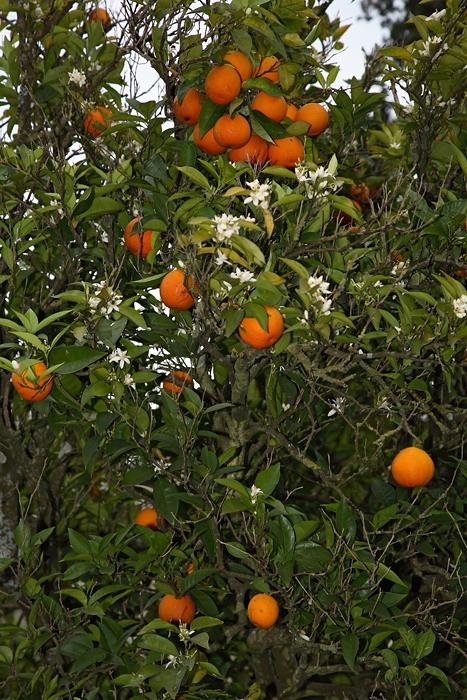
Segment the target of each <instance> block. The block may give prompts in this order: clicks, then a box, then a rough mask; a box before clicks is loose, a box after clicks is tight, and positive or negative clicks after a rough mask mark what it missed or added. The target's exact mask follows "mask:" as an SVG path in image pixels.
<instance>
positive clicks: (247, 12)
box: [245, 7, 251, 15]
mask: <svg viewBox="0 0 467 700" xmlns="http://www.w3.org/2000/svg"><path fill="white" fill-rule="evenodd" d="M245 14H246V15H251V7H247V8H246V10H245Z"/></svg>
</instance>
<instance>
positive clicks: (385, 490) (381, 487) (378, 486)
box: [371, 481, 397, 506]
mask: <svg viewBox="0 0 467 700" xmlns="http://www.w3.org/2000/svg"><path fill="white" fill-rule="evenodd" d="M371 490H372V491H373V494H374V496H375V497H376V498H377V499H378V501H380V503H382V504H383V505H384V506H391V505H392V504H393V503H395V502H396V499H397V496H396V490H395V488H394V487H393V486H391V484H387V483H386V482H385V481H373V482H372V484H371Z"/></svg>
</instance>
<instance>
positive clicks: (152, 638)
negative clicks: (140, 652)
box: [137, 634, 178, 656]
mask: <svg viewBox="0 0 467 700" xmlns="http://www.w3.org/2000/svg"><path fill="white" fill-rule="evenodd" d="M137 645H138V646H139V647H141V648H142V649H149V651H158V652H159V653H160V654H170V655H171V656H178V649H177V647H176V646H175V644H174V643H173V642H171V641H170V639H166V638H165V637H160V636H159V635H158V634H144V635H143V636H142V637H138V639H137Z"/></svg>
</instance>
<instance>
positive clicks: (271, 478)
mask: <svg viewBox="0 0 467 700" xmlns="http://www.w3.org/2000/svg"><path fill="white" fill-rule="evenodd" d="M280 475H281V469H280V464H272V465H271V466H270V467H266V469H263V471H262V472H260V473H259V474H258V476H257V477H256V479H255V486H256V487H257V488H258V489H261V491H262V492H263V494H264V495H265V496H270V495H271V493H272V492H273V491H274V489H275V488H276V486H277V484H278V483H279V479H280Z"/></svg>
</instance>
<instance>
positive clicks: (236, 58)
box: [222, 51, 253, 83]
mask: <svg viewBox="0 0 467 700" xmlns="http://www.w3.org/2000/svg"><path fill="white" fill-rule="evenodd" d="M222 60H223V61H226V63H230V64H231V65H232V66H233V67H234V68H235V69H236V70H237V72H238V74H239V75H240V79H241V81H242V83H243V81H244V80H248V78H251V76H252V75H253V64H252V62H251V61H250V59H249V58H248V56H245V54H244V53H242V52H241V51H227V53H226V54H225V56H223V58H222Z"/></svg>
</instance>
